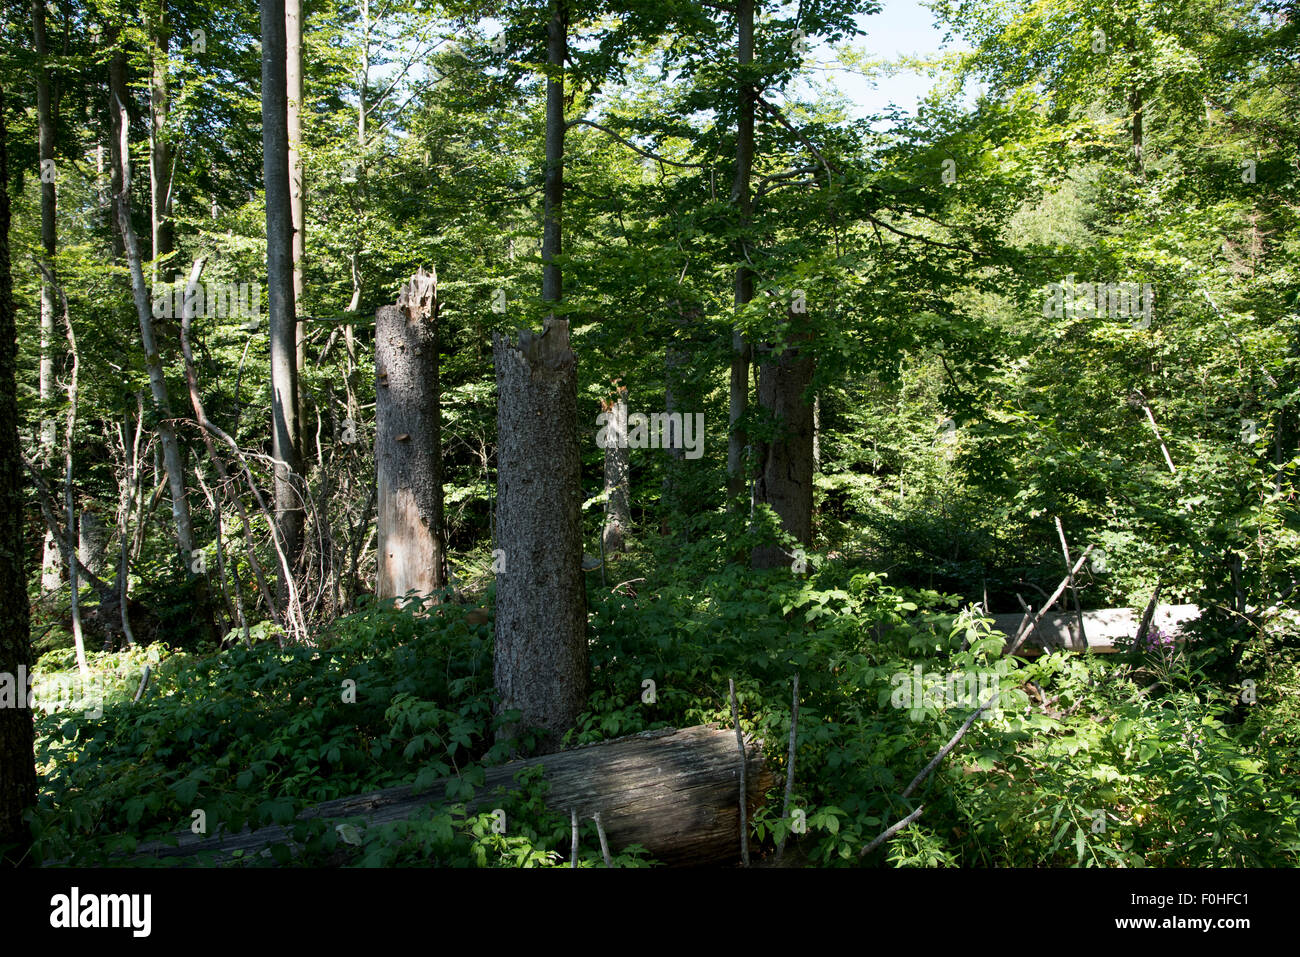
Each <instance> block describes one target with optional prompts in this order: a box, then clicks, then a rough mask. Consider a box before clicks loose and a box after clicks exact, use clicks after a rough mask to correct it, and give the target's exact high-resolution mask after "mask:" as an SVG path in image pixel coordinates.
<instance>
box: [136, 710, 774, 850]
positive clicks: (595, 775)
mask: <svg viewBox="0 0 1300 957" xmlns="http://www.w3.org/2000/svg"><path fill="white" fill-rule="evenodd" d="M745 753H746V777H747V785H746V792H747V798H748V807H749V809H750V815H751V817H752V814H753V811H754V810H756V809H757V808H758V806H759V805H760V804H761V802H762V800H763V796H764V794H765V793H766V792H767V791H768V789H769V788H771V786H772V784H773V781H774V778H773V775H772V772H771V770H770V769H769V768H767V767H766V766H765V762H764V759H763V752H762V748H761V746H760V744H759V742H758V741H757V740H755V739H753V738H750V737H746V741H745ZM534 765H541V766H542V768H543V778H544V779H545V781H546V782H547V784H548V785H549V788H548V789H547V792H546V798H545V800H546V805H547V806H548V807H549V808H551V809H553V810H555V811H558V812H560V813H561V814H563V815H564V816H565V817H566V818H567V817H568V816H569V812H570V810H571V809H573V810H576V811H577V812H578V817H579V818H580V819H581V820H583V821H589V820H591V817H592V815H593V814H595V813H596V812H600V817H601V823H602V825H603V826H604V828H605V832H606V834H607V835H608V837H609V842H610V846H611V849H612V850H614V851H616V852H617V851H621V850H623V849H624V848H627V847H630V846H631V845H633V844H640V845H641V846H643V847H645V848H646V849H647V850H648V851H649V852H650V855H651V856H652V857H654V858H655V859H656V860H658V861H661V862H663V863H665V864H668V865H671V866H678V867H683V866H687V867H689V866H700V865H718V864H732V863H734V862H735V861H736V860H738V859H739V857H740V807H739V803H740V802H739V788H740V756H739V753H738V750H737V748H736V738H735V733H734V732H733V731H732V730H731V729H730V728H719V727H717V726H715V725H699V726H696V727H693V728H685V729H682V730H675V729H672V728H668V729H664V730H660V731H650V732H645V733H643V734H637V735H631V736H629V737H625V738H618V739H616V740H614V741H607V742H602V743H600V744H592V745H587V746H584V747H579V748H573V749H571V750H568V751H560V752H557V753H554V754H545V755H540V756H538V757H534V758H526V759H523V760H519V761H511V762H509V763H508V764H503V765H500V766H498V767H493V768H487V769H486V774H485V779H484V783H483V785H482V786H481V787H479V788H478V789H477V790H476V792H475V796H474V798H473V799H471V800H469V801H467V802H465V803H466V804H467V806H468V808H469V809H470V810H471V811H473V810H475V809H483V808H484V807H487V808H490V807H491V805H490V804H489V803H487V802H490V801H491V800H492V796H493V794H494V793H495V791H496V788H497V787H499V786H500V787H505V788H507V789H511V790H513V789H514V788H515V787H516V786H517V785H516V784H515V781H514V778H515V775H516V774H518V773H519V772H520V771H521V770H523V769H525V768H529V767H532V766H534ZM444 793H445V791H444V787H443V783H435V784H433V785H432V786H430V787H429V788H428V789H427V790H424V791H422V792H421V793H420V794H415V793H413V791H412V788H411V786H410V785H401V786H399V787H394V788H387V789H385V790H383V791H375V792H372V793H369V794H362V795H356V796H353V797H347V798H339V799H336V800H333V801H327V802H325V803H323V804H318V805H315V806H314V807H311V808H308V809H307V810H306V811H304V812H303V813H302V814H301V815H299V817H300V818H302V819H312V818H323V819H326V820H330V821H338V822H340V823H341V822H343V821H352V822H356V821H358V820H359V821H360V826H361V827H373V826H375V825H379V824H386V823H389V822H393V821H401V820H406V819H407V818H410V817H412V816H413V815H414V814H416V813H417V812H419V811H421V810H423V809H424V808H426V807H429V806H431V805H436V804H440V803H452V802H444V801H443V794H444ZM292 830H293V828H292V826H291V825H290V826H284V827H278V826H277V827H265V828H259V829H258V830H256V831H250V830H248V829H245V830H244V831H242V832H240V833H238V834H223V835H217V836H214V837H208V838H201V837H199V836H197V835H194V834H191V833H190V832H188V831H184V832H181V833H180V834H178V835H177V839H178V844H177V845H176V846H172V845H170V844H163V843H160V842H155V843H151V844H142V845H141V846H140V847H139V848H138V849H137V852H136V854H137V856H139V857H150V858H182V859H186V860H185V861H184V862H185V863H195V864H198V863H202V864H222V863H229V862H231V861H233V860H236V859H237V855H236V854H235V852H236V851H242V852H243V854H242V856H243V857H244V858H246V859H247V858H251V857H253V856H254V855H259V854H262V853H263V852H264V851H266V849H267V848H269V847H270V846H271V845H273V844H287V845H292V844H293V841H292Z"/></svg>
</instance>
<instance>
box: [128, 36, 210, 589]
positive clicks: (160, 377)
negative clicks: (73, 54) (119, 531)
mask: <svg viewBox="0 0 1300 957" xmlns="http://www.w3.org/2000/svg"><path fill="white" fill-rule="evenodd" d="M113 39H114V40H115V41H116V40H117V37H114V38H113ZM108 77H109V114H110V117H111V121H112V129H113V166H114V169H115V170H116V176H115V177H114V180H115V185H116V187H117V196H116V201H115V208H116V211H117V225H118V232H119V233H120V235H121V237H122V243H123V247H124V250H125V252H126V257H127V265H128V267H129V269H130V272H131V293H132V299H133V301H134V304H135V311H136V316H137V317H138V319H139V322H140V341H141V343H142V345H143V346H144V354H145V363H146V365H147V366H148V370H149V391H150V394H151V396H152V397H153V404H154V410H155V412H156V413H157V415H158V425H157V430H158V440H159V444H160V445H161V446H162V453H163V462H164V464H165V467H166V471H167V482H168V486H169V488H170V489H171V500H172V520H173V523H174V525H175V527H176V544H177V547H178V549H179V550H180V560H181V562H182V563H183V565H184V567H185V568H186V569H189V568H190V559H191V556H192V554H193V552H194V530H193V526H192V524H191V521H190V508H189V501H188V498H187V495H186V488H185V468H184V464H183V461H182V458H181V448H180V442H179V440H178V439H177V436H176V429H175V426H173V425H172V421H171V420H172V413H171V403H170V401H169V399H168V395H167V380H166V377H165V376H164V374H163V365H162V358H161V356H160V355H159V352H158V340H157V336H156V335H155V331H154V323H153V304H152V302H151V301H150V297H149V291H148V289H147V288H146V286H145V281H144V268H143V265H142V261H141V256H140V241H139V239H138V238H137V237H136V233H135V227H134V226H133V225H132V223H131V141H130V133H131V114H130V112H129V111H128V109H127V103H128V102H129V101H130V100H129V94H128V93H127V83H126V54H125V52H124V51H123V50H122V49H121V48H120V47H119V48H118V49H116V50H115V51H114V52H113V55H112V56H111V58H110V59H109V66H108Z"/></svg>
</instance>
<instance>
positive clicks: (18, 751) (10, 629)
mask: <svg viewBox="0 0 1300 957" xmlns="http://www.w3.org/2000/svg"><path fill="white" fill-rule="evenodd" d="M5 110H6V108H5V89H4V87H3V86H0V184H5V183H8V182H9V154H8V149H7V143H6V140H7V139H8V136H7V130H6V128H5ZM17 352H18V336H17V330H16V328H15V326H14V300H13V286H12V280H11V277H10V273H9V191H8V190H7V189H3V188H0V674H5V675H10V676H13V678H15V679H17V677H18V675H19V674H20V673H27V672H29V670H30V669H31V666H32V649H31V635H30V632H29V630H28V619H29V616H30V614H31V609H30V607H29V606H28V604H27V573H26V570H25V568H24V553H25V552H26V548H25V545H24V541H23V485H24V482H23V475H22V465H21V460H20V458H19V445H18V400H17V394H18V391H17V381H16V375H15V374H16V371H17V369H16V366H17V361H18V356H17ZM26 691H27V689H26V687H24V686H20V687H16V688H14V693H15V695H21V696H22V697H21V703H22V704H23V705H24V707H4V708H0V866H2V865H5V864H9V863H14V862H19V861H21V860H23V859H24V856H25V855H26V853H27V848H28V846H29V844H30V842H31V832H30V830H29V828H28V826H27V824H26V823H25V822H24V821H23V815H24V813H26V811H27V809H28V808H29V807H31V806H32V805H34V804H35V803H36V763H35V755H34V752H33V730H32V712H31V709H29V708H27V707H25V705H26ZM14 703H19V701H15V702H14Z"/></svg>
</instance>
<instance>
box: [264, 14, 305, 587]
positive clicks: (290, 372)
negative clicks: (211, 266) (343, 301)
mask: <svg viewBox="0 0 1300 957" xmlns="http://www.w3.org/2000/svg"><path fill="white" fill-rule="evenodd" d="M260 10H261V17H262V175H263V179H264V181H265V188H266V288H267V298H268V303H267V306H268V308H267V312H268V319H269V323H270V339H271V454H272V455H273V456H274V457H275V459H276V467H275V521H276V527H277V529H278V532H279V536H280V541H281V542H282V543H283V548H284V554H285V557H286V559H287V560H288V563H289V568H288V569H281V574H280V578H281V581H280V595H279V598H280V602H281V604H285V603H287V602H288V600H289V594H290V592H291V590H292V589H291V588H290V584H289V582H288V581H286V580H285V578H286V576H288V575H292V574H294V571H295V569H296V568H297V565H298V560H299V556H300V555H301V552H302V529H303V515H304V512H303V494H302V488H301V482H300V481H299V478H298V477H299V475H300V467H299V460H298V449H299V444H298V442H299V439H298V433H299V420H298V414H299V409H298V348H297V323H296V322H295V320H294V316H295V313H294V298H293V214H292V212H291V207H290V202H289V128H288V122H289V120H288V102H287V97H286V82H287V81H286V79H285V72H286V71H285V44H286V40H285V28H284V0H261V6H260Z"/></svg>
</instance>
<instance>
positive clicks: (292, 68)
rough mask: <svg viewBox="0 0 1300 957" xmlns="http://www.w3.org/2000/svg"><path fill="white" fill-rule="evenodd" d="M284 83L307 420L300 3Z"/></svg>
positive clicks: (302, 434)
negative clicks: (303, 315)
mask: <svg viewBox="0 0 1300 957" xmlns="http://www.w3.org/2000/svg"><path fill="white" fill-rule="evenodd" d="M284 39H285V59H284V68H285V72H284V83H285V106H286V127H287V129H288V134H289V215H290V218H291V219H292V220H293V302H294V316H295V318H296V320H297V321H296V329H295V333H294V340H295V341H294V362H295V363H296V365H297V368H298V415H299V418H300V419H301V418H305V417H306V416H307V393H306V388H305V386H306V383H305V381H304V378H303V373H304V371H305V370H306V368H307V331H306V327H305V326H304V325H303V321H302V319H301V316H302V313H303V302H302V292H303V285H302V270H303V254H304V252H305V251H306V243H307V233H306V232H305V227H306V220H305V219H304V211H303V210H304V203H305V199H306V189H305V186H304V182H303V175H302V109H303V99H302V0H285V3H284ZM299 440H300V442H301V443H302V446H301V447H300V448H299V450H298V455H299V459H300V461H302V462H303V463H304V464H305V463H308V462H310V461H311V455H312V450H311V448H310V443H311V431H310V429H301V430H300V431H299Z"/></svg>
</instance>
